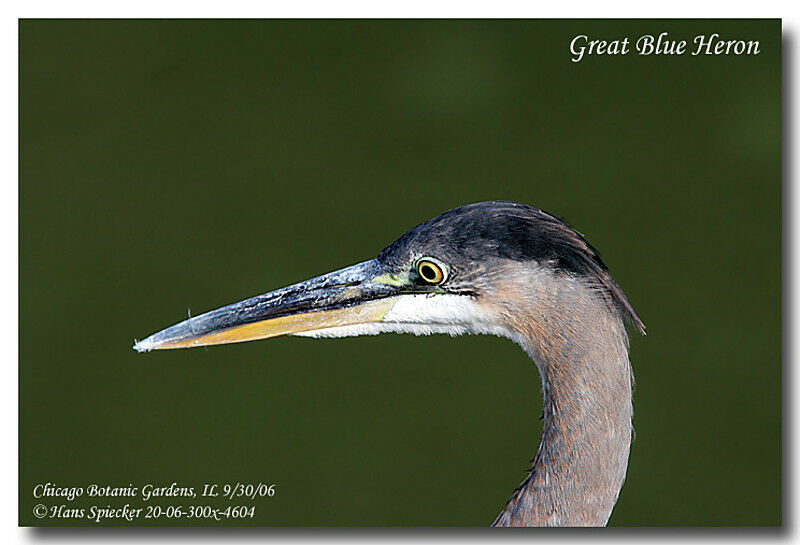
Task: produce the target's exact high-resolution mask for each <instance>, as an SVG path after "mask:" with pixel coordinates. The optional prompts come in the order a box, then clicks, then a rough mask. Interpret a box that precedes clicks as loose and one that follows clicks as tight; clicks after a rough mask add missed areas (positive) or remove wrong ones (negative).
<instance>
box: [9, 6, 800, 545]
mask: <svg viewBox="0 0 800 545" xmlns="http://www.w3.org/2000/svg"><path fill="white" fill-rule="evenodd" d="M796 4H797V2H794V3H792V2H777V1H763V0H762V1H759V2H747V3H733V2H726V3H722V2H706V3H701V2H698V1H696V0H695V1H691V0H680V1H672V2H669V3H668V4H665V3H662V2H632V1H624V2H620V1H617V2H608V1H606V2H597V1H594V2H589V1H575V0H572V1H570V2H541V3H539V2H524V3H523V2H519V1H509V0H492V1H491V2H487V1H482V2H476V1H466V0H461V1H453V0H451V1H436V2H435V1H432V0H406V1H404V2H389V3H381V2H375V1H370V2H367V1H354V0H340V1H337V2H322V1H315V2H310V1H305V2H295V3H289V2H283V3H277V2H253V1H241V0H227V1H226V2H220V3H210V2H209V3H203V2H197V1H194V2H187V1H182V2H166V1H160V2H155V1H150V0H142V1H139V2H136V3H135V4H133V3H131V4H127V3H125V4H123V3H114V2H107V1H106V2H99V1H85V0H84V1H81V0H73V1H70V2H64V1H58V2H56V1H38V2H27V3H21V2H20V3H18V4H16V5H12V6H9V7H5V8H3V10H4V11H5V12H6V13H4V15H5V16H4V17H3V18H2V30H3V32H2V40H3V41H4V42H5V43H4V46H5V47H3V48H2V53H0V58H2V68H3V71H2V73H3V74H4V75H5V78H4V79H3V81H4V82H5V85H3V92H4V95H5V96H4V98H5V100H4V101H3V102H2V103H3V104H5V105H6V106H5V107H4V108H3V109H2V126H3V128H4V129H5V130H4V134H5V136H6V137H5V142H4V145H3V146H2V160H3V166H4V169H3V170H4V172H6V173H7V177H6V180H7V181H6V182H4V183H2V184H0V190H1V191H2V198H1V199H0V206H2V207H3V209H2V214H0V218H2V219H1V220H0V221H2V229H0V244H2V254H0V255H5V256H6V259H5V261H4V263H3V267H2V271H3V273H2V274H3V278H2V280H3V282H2V287H3V295H4V297H3V300H5V301H7V302H10V301H15V302H16V304H15V306H14V308H15V310H16V312H8V311H7V312H5V313H3V317H2V331H3V333H4V335H3V337H4V342H3V343H2V350H3V356H4V357H3V358H2V360H1V361H2V363H3V365H2V369H3V373H5V376H4V377H3V378H4V380H3V381H2V388H3V390H2V394H0V403H2V405H1V407H2V409H1V410H2V415H1V416H0V418H1V419H2V424H3V428H2V430H3V435H2V437H5V438H7V441H6V442H5V444H6V448H5V449H4V450H3V458H2V484H3V486H2V488H0V490H2V492H3V493H2V494H0V513H1V515H0V516H2V523H3V524H2V530H0V532H2V534H1V535H2V538H3V542H4V543H23V542H31V541H39V540H47V539H48V537H49V536H48V533H46V532H41V531H37V530H32V529H20V528H17V495H18V493H17V484H18V482H17V481H18V479H17V475H18V473H17V469H18V459H17V454H18V449H17V438H18V433H17V422H18V420H17V416H18V414H17V407H18V404H17V399H18V398H17V392H18V390H17V384H18V373H17V365H14V364H13V362H17V361H18V353H19V352H18V329H17V327H18V308H19V306H18V302H19V299H18V286H19V284H18V270H19V269H18V240H19V233H18V225H19V224H18V203H19V200H18V199H19V197H18V170H17V169H18V163H17V160H18V148H17V134H18V133H17V127H18V119H17V112H18V110H17V107H18V102H17V89H18V80H17V74H18V65H17V59H18V57H17V55H18V49H17V45H18V34H17V29H18V27H17V20H18V18H61V17H69V18H84V17H88V18H107V17H108V18H112V17H113V18H130V17H146V18H171V17H175V18H187V17H192V18H216V17H220V18H259V17H265V18H289V17H291V18H295V17H297V18H305V17H313V18H388V17H401V18H406V17H407V18H456V17H458V18H665V17H667V18H688V17H692V18H698V17H700V18H704V17H708V18H721V17H724V18H751V17H752V18H783V28H784V35H786V34H790V35H791V36H793V39H792V41H791V44H792V46H793V49H795V52H794V53H793V54H792V55H791V56H789V58H790V59H791V61H792V66H791V67H789V66H784V77H785V78H787V79H790V80H791V82H792V83H791V85H790V86H789V87H788V88H789V89H792V90H793V91H794V93H793V95H794V96H793V97H791V98H790V97H784V104H786V103H788V101H789V100H792V102H795V103H796V99H797V96H796V95H797V93H796V91H797V85H796V80H797V78H796V76H795V73H796V57H797V55H796V49H797V39H798V36H797V29H798V20H799V19H800V18H799V17H798V8H797V6H796ZM791 114H792V118H791V119H786V121H787V122H788V123H790V124H791V125H792V126H793V127H797V116H798V114H797V108H796V106H795V107H793V108H792V110H791ZM784 131H785V132H784V133H786V132H787V131H786V129H784ZM797 152H798V144H797V138H796V135H795V138H794V139H793V141H792V142H791V149H784V154H789V155H791V156H793V157H796V156H797ZM787 164H788V163H787V161H786V160H784V165H787ZM790 172H791V173H793V169H792V171H789V170H787V171H786V172H785V173H784V182H783V183H784V187H786V186H787V185H788V184H789V183H791V181H790V180H788V179H787V178H788V174H789V173H790ZM785 193H786V194H787V195H789V194H790V195H791V202H790V203H787V205H786V206H785V207H784V211H785V212H784V222H785V226H786V230H785V233H784V237H785V240H786V241H787V244H788V243H791V246H790V247H785V248H784V249H783V254H784V259H786V260H787V265H788V268H784V270H786V271H791V272H792V273H793V274H792V275H791V277H784V278H783V280H782V282H783V285H784V289H786V288H785V286H786V285H788V283H789V282H791V283H792V284H794V285H796V280H797V272H796V271H797V268H796V266H795V265H796V263H795V259H793V258H794V256H797V254H798V247H797V246H798V244H799V243H800V237H798V236H797V235H798V233H797V225H798V222H797V221H790V219H791V218H790V217H789V215H788V214H786V211H787V210H800V206H798V205H800V203H799V202H798V200H799V199H800V193H798V191H796V190H795V191H792V192H791V193H787V192H785ZM790 256H791V257H792V259H791V262H789V261H788V260H789V258H790ZM787 276H788V275H787ZM787 293H790V292H787ZM792 295H793V296H792V299H791V301H784V313H785V317H786V318H787V325H790V326H791V329H790V330H785V331H784V335H785V334H786V333H789V334H790V336H791V337H792V338H795V339H797V338H800V324H798V322H797V321H791V320H788V317H789V316H790V314H789V312H790V308H793V309H796V308H797V304H798V294H797V291H796V290H794V293H792ZM787 303H788V305H787ZM789 305H790V307H789ZM9 306H10V305H9ZM784 342H787V341H786V340H784ZM789 356H790V354H788V353H785V360H784V362H783V364H784V366H789V365H792V363H793V362H791V361H789ZM784 376H791V377H792V383H791V385H787V386H785V387H784V404H785V406H786V407H790V406H792V405H793V406H794V408H795V409H796V407H797V406H798V404H797V403H793V404H791V405H790V404H787V403H786V399H787V397H788V396H790V395H792V392H798V391H800V389H799V388H798V381H800V378H798V377H800V374H798V373H796V372H795V373H792V374H791V375H787V374H786V373H785V372H784ZM796 413H797V411H796V410H795V411H793V413H792V414H791V415H787V416H786V417H785V418H784V422H785V426H784V438H785V439H786V440H787V441H788V438H789V437H790V436H796V435H797V432H798V424H797V423H798V418H797V416H798V415H797V414H796ZM790 416H791V417H793V418H789V417H790ZM790 424H791V425H790ZM789 451H790V449H788V448H784V452H789ZM794 458H795V459H794V460H789V459H784V472H785V475H787V477H793V478H792V481H791V483H790V482H785V483H784V487H786V486H787V485H788V486H790V487H791V489H792V490H794V491H795V492H796V491H797V490H798V479H799V477H798V472H797V471H792V472H789V471H788V468H789V467H792V466H794V467H796V463H794V462H796V457H794ZM742 486H747V483H742ZM789 496H790V492H789V491H788V490H787V491H785V493H784V498H788V497H789ZM789 508H791V512H789V511H788V509H789ZM798 509H800V508H799V507H798V502H797V501H794V502H788V501H787V502H786V503H785V504H784V514H783V520H784V525H785V526H789V525H790V521H794V524H797V521H798V520H800V518H799V517H798ZM243 534H244V535H242V536H239V537H237V535H236V534H234V533H232V532H225V533H224V534H222V533H220V532H216V531H213V530H209V531H208V532H207V533H204V534H203V535H199V534H198V533H197V532H192V533H191V535H183V536H182V535H181V533H180V532H173V531H170V532H169V533H166V532H162V533H160V534H159V535H158V536H155V535H153V533H152V532H147V531H145V532H139V533H135V532H131V531H124V532H113V533H112V532H108V531H98V532H96V534H88V533H87V532H85V531H83V532H80V534H74V535H72V537H71V538H70V537H69V534H67V535H63V534H61V535H59V536H56V535H50V537H51V538H52V539H53V540H54V541H55V540H64V541H67V540H69V541H77V542H84V541H90V542H98V541H99V542H104V541H106V540H108V541H111V540H118V539H124V540H125V541H145V540H146V541H147V542H168V541H170V542H171V541H176V540H177V541H184V540H192V541H203V542H208V541H212V542H217V541H219V542H220V543H222V542H227V541H232V540H236V541H240V540H247V541H269V542H293V543H297V542H305V541H365V540H366V541H371V540H373V539H374V540H377V539H379V538H378V537H377V536H376V535H375V533H374V532H364V533H361V534H360V533H359V532H354V531H349V532H346V533H343V532H337V531H332V532H330V533H326V532H324V531H317V532H313V533H309V532H307V531H306V532H303V531H298V532H297V534H292V533H291V532H288V531H282V532H277V533H272V534H271V533H269V532H264V533H259V534H254V533H253V532H243ZM418 534H419V532H408V531H403V530H400V531H398V532H397V533H396V535H394V536H393V537H387V538H385V539H387V540H391V541H393V542H401V543H412V542H413V543H418V542H420V541H422V542H431V541H433V540H434V539H436V541H467V540H468V541H470V542H474V541H478V542H490V541H499V540H500V539H501V538H502V539H508V538H509V537H511V539H515V540H519V539H525V540H526V541H527V540H530V539H535V540H536V541H537V542H538V541H545V542H548V541H550V540H554V539H555V538H556V535H555V534H553V533H546V534H542V533H541V532H539V533H536V534H532V533H529V532H525V533H515V534H512V535H509V534H508V533H504V534H502V535H497V534H494V535H492V534H488V533H487V532H482V531H475V532H474V533H473V534H470V535H469V536H465V534H464V533H463V532H459V534H458V536H453V534H452V533H448V532H444V531H432V532H429V533H427V534H426V537H422V536H419V535H418ZM637 534H638V535H634V534H628V535H627V536H626V535H625V534H624V533H623V534H620V533H618V532H615V533H613V534H608V535H607V536H606V538H610V539H613V540H615V541H616V540H619V539H620V538H622V539H625V538H626V537H627V538H628V539H633V540H639V539H642V537H645V536H643V535H642V534H641V533H638V532H637ZM772 535H773V536H774V535H775V534H772ZM789 535H790V534H789V532H787V533H786V534H784V537H789ZM289 536H292V537H289ZM562 537H567V539H569V540H573V539H578V538H580V537H586V538H597V537H598V535H597V534H596V533H591V534H585V533H584V534H582V535H581V534H575V533H569V534H567V535H566V536H563V534H562ZM701 537H702V538H704V539H709V538H711V539H721V540H725V541H728V540H731V539H735V540H736V541H740V540H744V541H751V540H752V541H753V542H756V541H761V540H762V539H763V538H764V537H765V536H764V535H763V534H758V533H752V532H739V533H738V535H736V534H734V535H731V533H730V532H722V535H720V534H719V533H716V534H715V532H708V533H704V535H702V536H701V535H698V534H697V533H694V534H690V535H683V536H681V534H675V533H671V535H669V534H668V535H667V536H664V540H666V541H673V540H674V541H676V542H677V541H678V540H679V539H680V540H681V541H694V540H698V541H699V539H700V538H701ZM660 540H661V539H660Z"/></svg>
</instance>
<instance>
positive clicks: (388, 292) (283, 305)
mask: <svg viewBox="0 0 800 545" xmlns="http://www.w3.org/2000/svg"><path fill="white" fill-rule="evenodd" d="M381 271H382V269H381V266H380V264H379V263H378V262H376V261H375V260H370V261H365V262H363V263H359V264H358V265H353V266H352V267H347V268H345V269H342V270H339V271H336V272H332V273H330V274H325V275H322V276H319V277H317V278H313V279H311V280H307V281H305V282H300V283H299V284H294V285H293V286H289V287H286V288H283V289H279V290H276V291H273V292H270V293H265V294H264V295H259V296H257V297H253V298H251V299H247V300H245V301H241V302H239V303H234V304H232V305H228V306H226V307H222V308H219V309H217V310H212V311H211V312H207V313H205V314H202V315H200V316H196V317H194V318H190V319H188V320H185V321H183V322H181V323H179V324H176V325H174V326H172V327H168V328H167V329H164V330H163V331H159V332H158V333H155V334H153V335H151V336H149V337H147V338H146V339H144V340H143V341H141V342H137V343H136V344H135V345H134V347H133V348H134V349H135V350H137V351H139V352H145V351H150V350H162V349H168V348H190V347H194V346H208V345H213V344H226V343H236V342H243V341H250V340H255V339H266V338H269V337H275V336H278V335H290V334H293V333H302V332H306V331H315V330H319V329H326V328H331V327H339V326H347V325H355V324H364V323H369V322H378V321H380V320H381V319H382V318H383V317H384V316H385V315H386V313H387V312H388V311H389V309H391V308H392V305H393V304H394V300H393V296H396V295H400V290H399V289H398V287H397V286H393V285H390V284H386V283H381V282H374V281H373V279H375V278H376V277H377V276H379V275H380V274H381Z"/></svg>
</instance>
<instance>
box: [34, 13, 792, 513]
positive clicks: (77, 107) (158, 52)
mask: <svg viewBox="0 0 800 545" xmlns="http://www.w3.org/2000/svg"><path fill="white" fill-rule="evenodd" d="M662 31H667V32H669V33H670V36H671V37H677V38H682V39H688V40H691V39H692V38H693V37H694V36H695V35H697V34H711V33H712V32H717V33H720V34H721V35H722V36H723V37H724V38H743V39H748V40H759V41H760V45H761V50H762V53H761V54H759V55H758V56H738V57H737V56H719V57H714V56H697V57H695V56H691V55H688V54H687V55H684V56H680V57H674V58H668V57H653V56H649V57H643V56H638V55H635V54H629V55H627V56H617V57H587V58H585V59H584V60H583V61H582V62H581V63H578V64H576V63H573V62H571V61H570V54H569V42H570V40H571V39H572V37H573V36H575V35H576V34H588V35H589V36H590V37H592V38H603V39H617V38H622V37H624V36H630V37H637V36H639V35H641V34H656V35H657V34H658V33H660V32H662ZM780 32H781V30H780V22H779V21H774V20H773V21H757V22H752V21H750V22H748V21H738V22H733V21H690V22H681V21H336V22H330V21H102V20H95V21H44V20H24V21H21V22H20V135H21V146H20V492H19V493H20V522H21V523H22V524H42V525H47V524H53V523H56V522H58V523H63V520H59V521H52V520H48V519H46V518H45V519H42V520H39V519H37V518H35V517H34V516H33V515H32V509H33V506H34V505H35V504H36V503H40V501H39V500H35V499H34V498H33V497H32V488H33V486H34V485H35V484H37V483H43V482H48V481H49V482H55V483H57V484H58V485H60V486H87V485H88V484H91V483H98V484H103V485H112V486H126V485H128V484H129V483H133V484H134V485H136V486H141V485H142V484H144V483H147V482H150V483H156V484H160V485H169V484H170V483H172V482H177V483H178V484H179V485H184V486H194V487H197V488H199V487H200V486H201V484H202V483H220V484H221V483H229V482H235V481H243V482H258V481H261V482H268V483H275V484H276V485H277V487H276V489H277V494H276V495H275V496H274V497H273V498H270V499H268V500H258V501H256V502H246V503H247V504H254V505H256V510H255V518H254V519H253V520H247V521H243V522H242V521H239V522H238V523H242V524H259V525H481V526H484V525H488V524H490V523H491V522H492V520H493V519H494V517H495V516H496V515H497V513H498V512H499V511H500V509H501V508H502V507H503V505H504V504H505V501H506V499H507V498H508V497H509V496H510V494H511V492H512V491H513V490H514V488H515V487H516V486H517V485H518V484H519V483H520V482H521V481H522V479H523V478H524V476H525V473H526V470H527V468H528V467H529V460H530V459H531V458H532V457H533V455H534V454H535V452H536V448H537V446H538V442H539V433H540V430H541V424H540V421H539V415H540V411H541V399H540V391H539V389H540V382H539V377H538V375H537V372H536V369H535V367H534V365H533V363H532V362H531V361H530V360H529V359H528V358H527V356H526V355H525V354H524V353H523V352H522V351H521V350H519V349H518V348H517V347H516V346H514V345H513V344H512V343H510V342H508V341H505V340H501V339H498V338H494V337H462V338H458V339H451V338H449V337H446V336H437V337H428V338H417V337H412V336H397V335H384V336H379V337H368V338H356V339H342V340H328V341H315V340H310V339H298V338H279V339H274V340H270V341H264V342H253V343H245V344H240V345H231V346H223V347H214V348H210V349H197V350H184V351H166V352H157V353H150V354H143V355H140V354H137V353H135V352H134V351H133V350H131V345H132V343H133V341H134V338H139V339H141V338H143V337H145V336H147V335H149V334H150V333H152V332H154V331H155V330H158V329H161V328H162V327H165V326H168V325H171V324H172V323H174V322H177V321H180V320H182V319H184V318H185V317H186V314H187V308H190V309H191V312H192V314H193V315H194V314H199V313H201V312H203V311H205V310H209V309H211V308H215V307H217V306H221V305H224V304H227V303H231V302H234V301H238V300H240V299H243V298H245V297H248V296H252V295H256V294H259V293H262V292H265V291H268V290H271V289H273V288H277V287H280V286H283V285H286V284H289V283H292V282H295V281H298V280H303V279H306V278H309V277H312V276H315V275H317V274H320V273H323V272H327V271H330V270H333V269H337V268H339V267H342V266H345V265H349V264H352V263H355V262H358V261H361V260H364V259H368V258H371V257H374V256H375V254H376V253H377V252H378V251H379V250H380V249H382V248H383V247H384V246H385V245H387V244H388V243H389V242H391V241H392V240H393V239H394V238H395V237H396V236H398V235H400V234H401V233H403V232H404V231H406V230H407V229H409V228H410V227H412V226H414V225H416V224H417V223H419V222H421V221H423V220H425V219H427V218H429V217H431V216H433V215H436V214H438V213H440V212H442V211H444V210H446V209H449V208H453V207H455V206H457V205H460V204H464V203H469V202H475V201H481V200H489V199H510V200H516V201H520V202H524V203H530V204H534V205H536V206H538V207H540V208H543V209H545V210H548V211H550V212H552V213H554V214H557V215H559V216H561V217H564V218H565V219H566V220H567V221H569V222H570V223H571V224H572V225H573V226H575V227H576V228H577V229H578V230H580V231H581V232H583V233H584V234H585V235H586V236H587V238H588V239H589V240H590V241H591V242H592V243H593V244H594V245H595V246H597V247H598V248H599V250H600V251H601V253H602V254H603V256H604V259H605V261H606V262H607V264H608V265H609V267H610V268H611V271H612V273H613V274H614V275H615V277H616V279H617V281H618V282H619V283H620V285H621V286H622V287H623V288H624V290H625V291H626V293H627V295H628V296H629V298H630V299H631V301H632V302H633V304H634V306H635V308H636V309H637V311H638V313H639V315H640V316H641V317H642V318H643V319H644V321H645V323H646V324H647V327H648V335H647V336H646V337H640V336H638V335H632V340H631V359H632V362H633V365H634V370H635V374H636V379H637V383H636V391H635V421H634V424H635V427H636V438H635V441H634V443H633V447H632V451H631V458H630V467H629V471H628V477H627V482H626V484H625V486H624V488H623V489H622V493H621V496H620V499H619V502H618V504H617V507H616V509H615V511H614V514H613V515H612V518H611V521H610V523H611V524H612V525H775V524H780V523H781V388H780V378H781V365H780V361H781V359H780V357H781V356H780V354H781V348H780V347H781V338H780V335H781V333H780V332H781V299H780V293H781V272H780V271H781V257H780V232H781V231H780V213H781V199H780V191H781V183H780V143H781V140H780V117H781V109H780V108H781V107H780V48H781V42H780V40H781V35H780ZM43 503H45V504H47V505H48V506H49V505H54V504H57V503H67V502H55V501H45V502H43ZM91 503H98V502H96V501H95V502H91V501H86V500H85V499H84V500H82V501H78V502H75V504H74V505H72V504H70V505H71V506H74V507H81V506H84V507H87V506H88V505H90V504H91ZM99 503H100V504H101V505H106V504H111V505H112V506H113V505H123V504H124V503H126V502H125V501H121V502H117V501H113V500H110V501H107V502H102V501H101V502H99ZM139 503H141V502H139ZM170 503H171V502H169V501H164V502H161V504H162V505H164V506H166V505H169V504H170ZM172 503H174V502H172ZM210 503H211V504H212V505H227V504H229V503H230V502H227V501H219V502H217V503H216V504H215V503H213V502H210ZM235 504H236V503H235ZM112 522H114V523H120V521H119V520H115V521H112ZM122 522H123V523H124V521H122ZM75 523H76V524H86V522H85V521H82V520H81V521H76V522H75ZM138 523H139V524H142V523H144V524H159V525H165V524H186V523H187V521H185V520H178V521H173V520H169V519H163V518H162V519H158V520H149V521H147V520H140V521H139V522H138ZM195 523H201V524H202V523H203V521H202V520H200V521H197V522H195ZM228 523H229V524H234V523H237V521H230V522H228ZM210 524H214V525H216V524H217V523H216V522H213V521H212V522H210Z"/></svg>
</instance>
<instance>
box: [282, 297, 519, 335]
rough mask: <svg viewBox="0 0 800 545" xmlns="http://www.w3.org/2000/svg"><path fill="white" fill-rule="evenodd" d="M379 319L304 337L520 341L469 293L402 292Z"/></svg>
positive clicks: (321, 330)
mask: <svg viewBox="0 0 800 545" xmlns="http://www.w3.org/2000/svg"><path fill="white" fill-rule="evenodd" d="M394 300H395V302H394V304H393V305H392V307H391V308H390V309H389V310H388V311H387V313H386V314H385V315H384V317H383V319H382V320H381V321H379V322H371V323H366V324H356V325H347V326H339V327H330V328H326V329H316V330H313V331H304V332H302V333H295V334H294V335H297V336H300V337H314V338H333V337H356V336H360V335H378V334H380V333H411V334H414V335H432V334H434V333H446V334H448V335H452V336H456V335H464V334H472V335H497V336H500V337H507V338H509V339H511V340H513V341H515V342H519V340H518V339H517V334H516V333H515V332H513V331H511V330H510V329H507V328H505V327H502V326H499V325H497V324H495V323H492V317H491V316H490V315H488V314H487V312H486V311H485V310H484V309H483V308H482V307H481V306H480V305H478V304H476V303H475V301H474V300H473V299H472V297H469V296H466V295H449V294H441V295H440V294H437V295H418V294H414V295H401V296H398V297H395V298H394Z"/></svg>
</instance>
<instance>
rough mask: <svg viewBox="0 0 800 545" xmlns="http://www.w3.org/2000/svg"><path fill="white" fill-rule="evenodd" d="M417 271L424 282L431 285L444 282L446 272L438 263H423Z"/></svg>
mask: <svg viewBox="0 0 800 545" xmlns="http://www.w3.org/2000/svg"><path fill="white" fill-rule="evenodd" d="M417 271H418V272H419V275H420V276H421V277H422V279H423V280H425V281H426V282H429V283H431V284H440V283H442V281H444V271H442V268H441V267H439V266H438V265H437V264H436V263H432V262H430V261H421V262H420V263H419V265H418V266H417Z"/></svg>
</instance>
